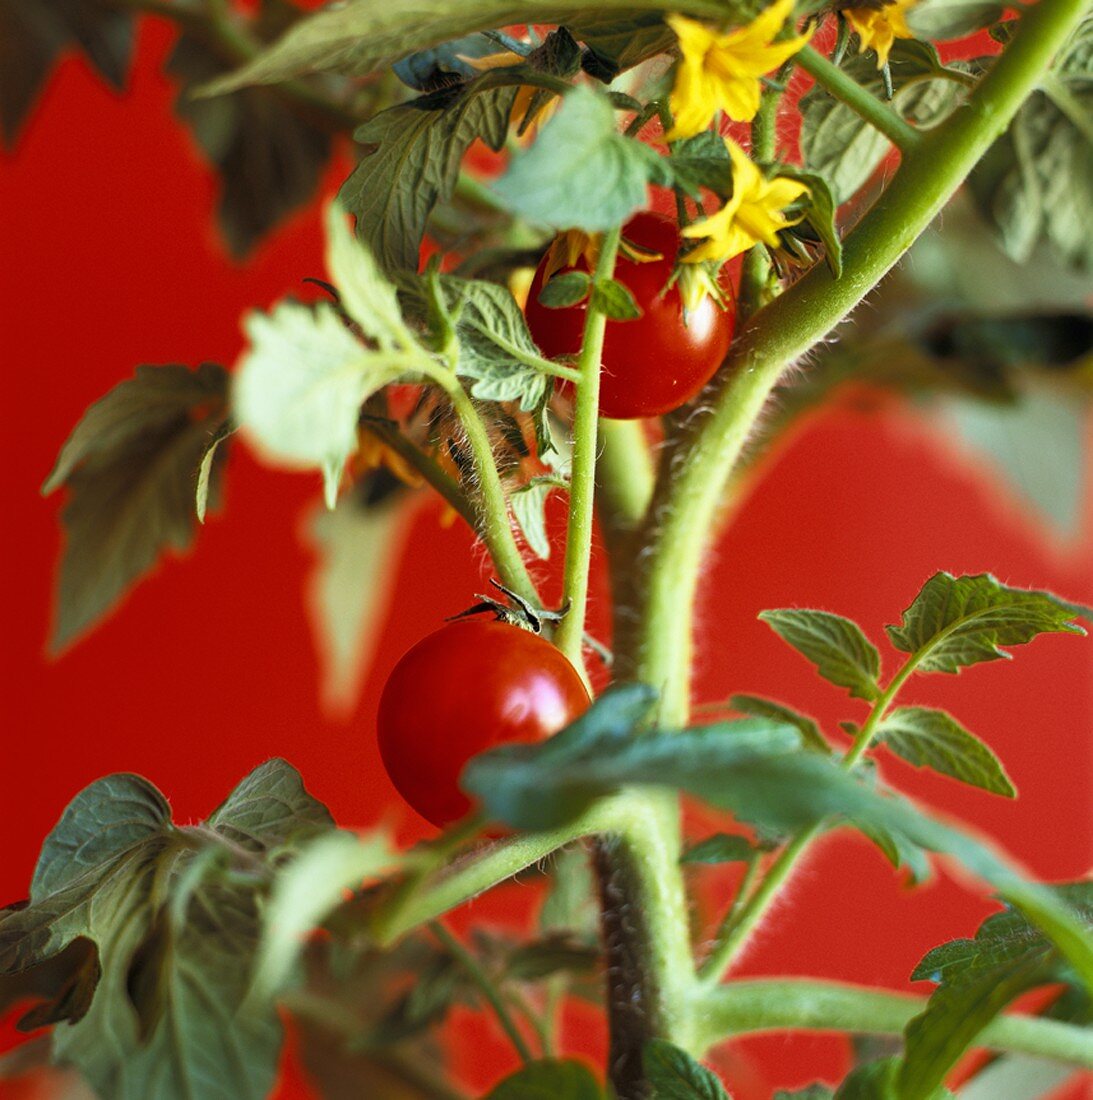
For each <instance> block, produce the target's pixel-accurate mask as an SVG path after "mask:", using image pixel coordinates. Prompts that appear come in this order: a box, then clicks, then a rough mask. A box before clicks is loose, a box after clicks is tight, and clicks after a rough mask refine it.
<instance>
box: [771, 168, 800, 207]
mask: <svg viewBox="0 0 1093 1100" xmlns="http://www.w3.org/2000/svg"><path fill="white" fill-rule="evenodd" d="M807 194H808V185H807V184H805V183H802V182H801V181H800V180H794V179H790V178H789V177H788V176H775V178H774V179H772V180H771V181H770V183H768V184H767V186H766V192H765V194H764V195H763V205H764V206H768V207H770V208H771V209H773V210H784V209H785V208H786V207H787V206H789V205H790V204H791V203H794V202H796V201H797V200H798V199H799V198H800V197H801V196H802V195H807Z"/></svg>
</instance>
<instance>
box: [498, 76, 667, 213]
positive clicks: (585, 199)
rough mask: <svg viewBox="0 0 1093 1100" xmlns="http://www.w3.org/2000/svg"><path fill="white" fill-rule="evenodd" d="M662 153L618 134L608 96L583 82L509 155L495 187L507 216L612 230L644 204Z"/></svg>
mask: <svg viewBox="0 0 1093 1100" xmlns="http://www.w3.org/2000/svg"><path fill="white" fill-rule="evenodd" d="M660 161H661V158H660V157H659V156H658V155H657V154H656V153H655V152H653V151H652V150H651V149H650V148H649V147H648V146H644V145H642V144H641V143H640V142H638V141H636V140H635V139H633V138H628V137H625V136H624V135H623V134H620V133H619V132H618V130H617V129H616V126H615V112H614V110H613V108H612V106H611V104H610V102H609V101H608V99H607V98H606V97H605V96H603V95H601V94H599V93H597V92H594V91H593V90H592V89H591V88H590V87H587V86H584V85H581V86H578V87H576V88H574V89H573V91H571V92H569V93H567V94H566V96H565V98H564V99H563V101H562V104H561V106H559V108H558V110H557V111H556V112H555V114H554V116H553V117H552V118H551V119H550V121H549V122H547V123H546V125H545V126H543V128H542V130H541V131H540V133H539V135H538V137H537V138H536V139H535V141H534V143H533V144H532V145H531V146H530V147H529V148H528V149H526V150H524V151H523V152H521V153H520V154H518V155H517V156H515V157H513V159H512V161H511V163H510V164H509V168H508V170H507V171H506V172H505V174H504V175H503V176H502V177H501V178H500V179H499V180H498V181H497V182H496V183H495V184H494V186H493V192H494V194H496V195H497V197H498V198H499V200H500V201H501V202H502V203H503V204H504V205H505V206H506V207H507V208H508V209H509V210H511V211H512V212H513V213H515V214H517V215H519V216H520V217H523V218H526V219H527V220H528V221H530V222H533V223H535V224H537V225H546V226H550V227H551V228H553V229H583V230H585V231H586V232H588V233H595V232H599V231H600V230H606V229H611V228H613V227H615V226H617V225H619V224H621V223H622V222H625V221H626V219H627V218H628V217H629V216H630V215H631V214H632V213H633V212H634V211H635V210H637V209H639V208H640V207H642V206H644V205H645V202H646V198H647V194H648V186H649V180H650V173H651V171H652V169H651V165H652V164H653V163H654V162H655V163H656V164H658V165H659V163H660Z"/></svg>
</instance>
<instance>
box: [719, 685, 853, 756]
mask: <svg viewBox="0 0 1093 1100" xmlns="http://www.w3.org/2000/svg"><path fill="white" fill-rule="evenodd" d="M729 706H730V707H732V709H733V710H735V711H739V713H740V714H747V715H750V716H751V717H752V718H773V719H774V720H775V721H777V722H788V723H789V724H790V725H791V726H796V727H797V729H799V730H800V731H801V739H802V741H803V742H804V745H805V748H808V749H815V750H816V751H817V752H823V753H829V752H831V746H830V745H829V744H828V743H827V741H826V739H825V738H824V735H823V734H822V733H821V732H820V727H819V726H818V725H817V724H816V720H815V719H814V718H808V717H806V716H805V715H803V714H799V713H798V712H797V711H795V710H791V709H790V708H789V707H787V706H785V705H784V704H783V703H776V702H774V700H773V699H762V698H760V697H759V696H758V695H734V696H733V697H732V698H731V699H730V700H729Z"/></svg>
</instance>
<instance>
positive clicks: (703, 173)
mask: <svg viewBox="0 0 1093 1100" xmlns="http://www.w3.org/2000/svg"><path fill="white" fill-rule="evenodd" d="M668 171H669V172H670V173H671V175H672V183H673V185H674V186H675V187H678V188H679V189H680V190H681V191H683V192H684V193H686V194H688V195H690V196H691V198H693V199H698V198H700V197H701V194H702V190H703V189H706V190H708V191H712V192H713V193H714V194H715V195H719V196H720V197H721V198H727V197H728V196H729V195H731V194H732V160H731V158H730V157H729V150H728V147H727V146H726V145H725V139H724V138H722V137H721V136H720V134H714V133H711V132H710V131H708V130H706V131H703V132H702V133H701V134H695V136H694V137H689V138H685V139H684V140H683V141H677V142H675V143H673V145H672V147H671V153H670V155H669V157H668Z"/></svg>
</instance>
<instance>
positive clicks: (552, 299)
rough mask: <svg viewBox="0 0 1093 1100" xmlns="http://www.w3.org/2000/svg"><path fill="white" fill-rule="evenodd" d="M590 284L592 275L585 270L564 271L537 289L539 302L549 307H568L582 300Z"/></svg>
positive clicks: (586, 294)
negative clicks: (539, 289)
mask: <svg viewBox="0 0 1093 1100" xmlns="http://www.w3.org/2000/svg"><path fill="white" fill-rule="evenodd" d="M591 286H592V276H591V275H589V274H588V272H587V271H566V272H564V273H562V274H560V275H555V276H554V277H553V278H552V279H551V280H550V281H549V282H548V283H547V284H546V286H544V287H543V289H542V290H541V291H539V304H540V305H544V306H547V307H548V308H550V309H568V308H569V306H575V305H576V304H577V303H578V302H581V301H584V299H585V298H586V297H587V296H588V291H589V288H590V287H591Z"/></svg>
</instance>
